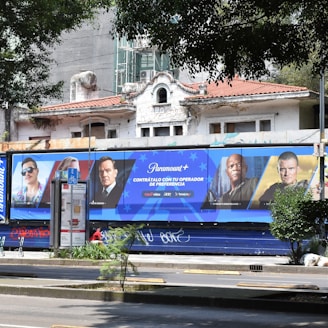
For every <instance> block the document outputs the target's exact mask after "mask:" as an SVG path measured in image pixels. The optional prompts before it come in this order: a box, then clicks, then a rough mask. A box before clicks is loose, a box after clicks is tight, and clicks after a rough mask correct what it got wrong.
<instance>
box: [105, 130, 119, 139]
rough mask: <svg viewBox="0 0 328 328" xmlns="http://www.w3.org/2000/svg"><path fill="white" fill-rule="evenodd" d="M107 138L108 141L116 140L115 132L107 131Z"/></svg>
mask: <svg viewBox="0 0 328 328" xmlns="http://www.w3.org/2000/svg"><path fill="white" fill-rule="evenodd" d="M107 138H108V139H115V138H117V132H116V130H115V129H111V130H108V131H107Z"/></svg>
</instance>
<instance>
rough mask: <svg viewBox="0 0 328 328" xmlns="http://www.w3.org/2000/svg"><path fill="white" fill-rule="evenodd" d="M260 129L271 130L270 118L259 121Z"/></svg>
mask: <svg viewBox="0 0 328 328" xmlns="http://www.w3.org/2000/svg"><path fill="white" fill-rule="evenodd" d="M260 131H271V120H262V121H260Z"/></svg>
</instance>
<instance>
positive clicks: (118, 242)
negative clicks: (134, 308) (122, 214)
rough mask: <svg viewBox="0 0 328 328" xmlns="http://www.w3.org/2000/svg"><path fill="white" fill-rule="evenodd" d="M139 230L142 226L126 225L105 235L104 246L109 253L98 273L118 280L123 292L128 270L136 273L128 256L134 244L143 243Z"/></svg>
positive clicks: (110, 230)
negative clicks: (105, 241)
mask: <svg viewBox="0 0 328 328" xmlns="http://www.w3.org/2000/svg"><path fill="white" fill-rule="evenodd" d="M140 229H142V225H139V226H136V225H134V224H127V225H125V226H123V227H117V228H112V229H109V230H108V231H107V233H106V239H107V244H106V245H105V246H106V248H107V249H108V251H109V253H110V258H109V259H108V261H107V262H106V263H104V264H103V265H102V267H101V269H100V273H101V275H102V276H103V277H110V278H118V279H119V282H120V286H121V288H122V290H123V291H124V286H125V281H126V275H127V273H128V269H129V268H130V269H131V270H132V271H133V272H134V273H137V268H136V266H135V265H134V264H133V263H132V262H131V261H129V255H130V251H131V247H132V246H133V244H134V243H136V242H139V243H142V244H144V243H145V240H144V238H143V236H142V234H140V232H139V230H140Z"/></svg>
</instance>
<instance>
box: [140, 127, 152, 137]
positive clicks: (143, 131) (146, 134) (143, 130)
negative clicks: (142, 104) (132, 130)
mask: <svg viewBox="0 0 328 328" xmlns="http://www.w3.org/2000/svg"><path fill="white" fill-rule="evenodd" d="M149 135H150V134H149V128H141V136H142V137H149Z"/></svg>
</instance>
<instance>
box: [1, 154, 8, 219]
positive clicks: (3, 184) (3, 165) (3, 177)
mask: <svg viewBox="0 0 328 328" xmlns="http://www.w3.org/2000/svg"><path fill="white" fill-rule="evenodd" d="M6 176H7V160H6V158H5V157H0V223H5V222H6V210H7V208H6V203H7V202H6V199H7V197H6Z"/></svg>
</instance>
